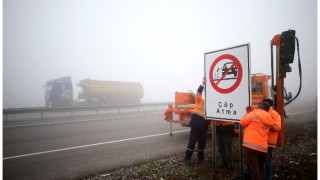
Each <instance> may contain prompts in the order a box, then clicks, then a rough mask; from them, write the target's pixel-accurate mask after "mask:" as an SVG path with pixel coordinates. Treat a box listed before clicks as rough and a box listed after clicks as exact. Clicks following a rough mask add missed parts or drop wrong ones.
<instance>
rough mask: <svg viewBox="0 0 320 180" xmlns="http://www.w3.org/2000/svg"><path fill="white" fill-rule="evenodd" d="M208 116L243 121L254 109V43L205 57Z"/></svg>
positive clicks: (212, 53) (219, 51)
mask: <svg viewBox="0 0 320 180" xmlns="http://www.w3.org/2000/svg"><path fill="white" fill-rule="evenodd" d="M204 61H205V62H204V64H205V76H206V79H207V82H206V86H205V116H206V117H207V118H209V119H214V120H216V119H217V120H226V121H240V119H241V118H242V117H243V116H244V115H245V113H246V107H247V106H251V91H250V90H251V87H250V86H251V78H250V74H251V73H250V44H245V45H240V46H236V47H231V48H227V49H222V50H218V51H213V52H208V53H205V55H204Z"/></svg>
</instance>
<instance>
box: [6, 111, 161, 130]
mask: <svg viewBox="0 0 320 180" xmlns="http://www.w3.org/2000/svg"><path fill="white" fill-rule="evenodd" d="M156 115H160V114H151V115H149V116H156ZM144 116H146V115H138V116H122V117H121V116H120V117H109V118H103V119H86V120H76V121H63V122H48V123H37V124H25V125H16V126H3V128H19V127H32V126H42V125H53V124H65V123H79V122H90V121H102V120H108V119H128V118H135V117H144Z"/></svg>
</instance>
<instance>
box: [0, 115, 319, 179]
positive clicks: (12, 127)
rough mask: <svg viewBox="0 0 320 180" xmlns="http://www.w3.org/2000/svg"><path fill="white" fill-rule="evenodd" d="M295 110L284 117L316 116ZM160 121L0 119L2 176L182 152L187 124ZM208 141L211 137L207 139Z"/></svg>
mask: <svg viewBox="0 0 320 180" xmlns="http://www.w3.org/2000/svg"><path fill="white" fill-rule="evenodd" d="M316 118H317V113H316V112H315V111H311V112H297V113H293V114H291V115H290V117H289V118H288V119H287V120H286V121H295V122H297V121H303V120H307V119H310V120H311V119H316ZM169 125H170V124H169V123H167V122H166V121H164V120H163V110H160V111H145V112H125V113H120V114H106V115H103V116H99V117H96V116H91V117H85V118H80V117H79V118H75V119H70V118H57V119H49V120H44V121H40V120H39V119H38V120H20V121H19V120H15V121H7V122H4V124H3V178H4V179H10V180H14V179H79V178H84V177H87V176H90V175H94V174H100V173H103V172H106V170H112V169H117V168H120V167H128V166H133V165H136V164H139V163H143V162H148V161H152V160H155V159H159V158H163V157H168V156H172V155H174V154H179V153H183V152H184V150H185V147H186V145H187V142H188V138H189V129H188V128H185V127H181V126H180V125H179V124H173V131H174V132H175V133H174V135H173V136H169V134H168V133H169V130H170V129H169V127H170V126H169ZM208 141H209V142H208V146H210V145H211V143H210V141H211V138H208Z"/></svg>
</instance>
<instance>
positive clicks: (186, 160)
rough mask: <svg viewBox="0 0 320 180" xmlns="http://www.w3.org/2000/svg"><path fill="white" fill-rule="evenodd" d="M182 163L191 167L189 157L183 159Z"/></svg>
mask: <svg viewBox="0 0 320 180" xmlns="http://www.w3.org/2000/svg"><path fill="white" fill-rule="evenodd" d="M184 164H185V165H186V166H189V167H193V163H192V161H191V159H188V158H185V159H184Z"/></svg>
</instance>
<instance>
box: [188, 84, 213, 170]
mask: <svg viewBox="0 0 320 180" xmlns="http://www.w3.org/2000/svg"><path fill="white" fill-rule="evenodd" d="M205 83H206V79H205V78H203V81H202V84H201V85H200V86H199V88H198V90H197V93H196V98H195V105H196V107H195V110H194V113H193V115H192V117H191V120H190V123H189V125H190V127H191V130H190V138H189V144H188V146H187V150H186V155H185V162H186V164H187V165H189V166H190V165H192V162H191V157H192V154H193V151H194V148H195V145H196V143H197V142H198V161H197V162H198V163H201V162H203V161H204V149H205V147H206V143H207V131H208V126H209V123H210V122H209V121H207V120H206V119H205V118H204V100H203V98H202V92H203V88H204V85H205Z"/></svg>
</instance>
